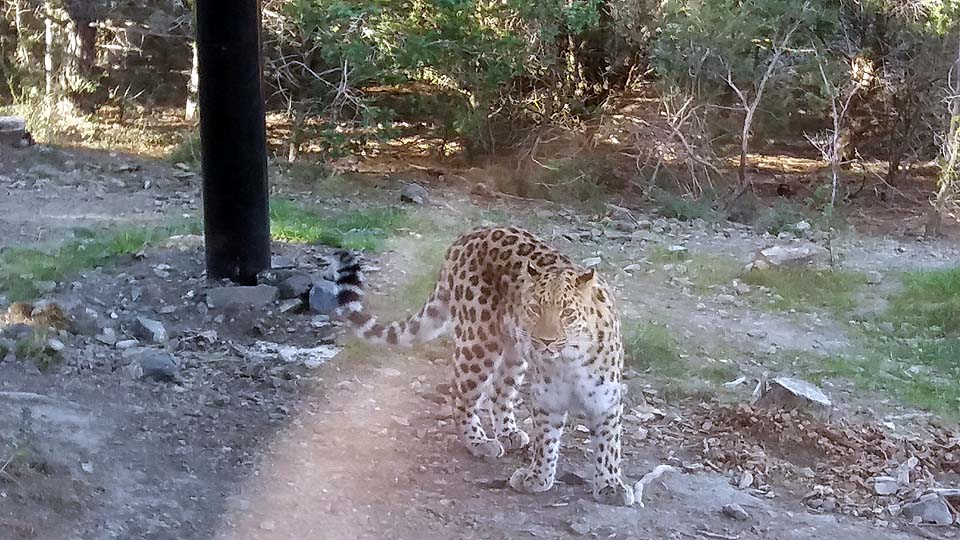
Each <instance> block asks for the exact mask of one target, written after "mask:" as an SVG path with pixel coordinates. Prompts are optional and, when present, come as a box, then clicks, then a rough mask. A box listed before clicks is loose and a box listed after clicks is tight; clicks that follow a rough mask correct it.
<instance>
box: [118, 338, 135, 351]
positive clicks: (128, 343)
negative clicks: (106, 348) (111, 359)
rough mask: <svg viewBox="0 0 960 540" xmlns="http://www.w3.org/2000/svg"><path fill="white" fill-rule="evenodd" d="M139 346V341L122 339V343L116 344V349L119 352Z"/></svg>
mask: <svg viewBox="0 0 960 540" xmlns="http://www.w3.org/2000/svg"><path fill="white" fill-rule="evenodd" d="M139 345H140V341H138V340H136V339H124V340H122V341H118V342H117V344H116V347H117V349H120V350H121V351H125V350H127V349H132V348H134V347H137V346H139Z"/></svg>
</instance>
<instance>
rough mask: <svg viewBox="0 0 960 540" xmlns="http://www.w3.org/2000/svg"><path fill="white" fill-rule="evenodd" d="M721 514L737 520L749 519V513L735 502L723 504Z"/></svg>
mask: <svg viewBox="0 0 960 540" xmlns="http://www.w3.org/2000/svg"><path fill="white" fill-rule="evenodd" d="M722 512H723V515H725V516H727V517H729V518H733V519H735V520H737V521H746V520H748V519H750V514H748V513H747V511H746V510H744V509H743V507H742V506H740V505H739V504H737V503H731V504H725V505H723V509H722Z"/></svg>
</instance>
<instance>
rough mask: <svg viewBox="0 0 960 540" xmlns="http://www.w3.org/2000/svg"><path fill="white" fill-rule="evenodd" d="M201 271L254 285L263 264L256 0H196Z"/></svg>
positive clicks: (263, 142) (265, 233) (266, 220)
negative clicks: (203, 243) (203, 261)
mask: <svg viewBox="0 0 960 540" xmlns="http://www.w3.org/2000/svg"><path fill="white" fill-rule="evenodd" d="M196 9H197V55H198V60H199V64H198V67H199V74H200V84H199V98H200V148H201V158H202V168H203V214H204V234H205V237H206V255H207V277H208V278H212V279H221V278H230V279H232V280H234V281H236V282H239V283H241V284H243V285H255V284H256V281H257V273H259V272H260V271H261V270H265V269H267V268H269V267H270V211H269V191H268V189H267V135H266V123H265V119H264V100H263V86H262V80H261V73H262V69H261V49H260V2H259V0H197V4H196Z"/></svg>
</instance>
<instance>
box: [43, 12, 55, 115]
mask: <svg viewBox="0 0 960 540" xmlns="http://www.w3.org/2000/svg"><path fill="white" fill-rule="evenodd" d="M53 37H54V29H53V2H52V1H51V0H45V1H44V3H43V45H44V47H43V75H44V96H43V97H44V100H45V101H46V103H47V107H48V108H50V109H52V105H53V103H54V93H55V88H54V73H53V48H54V40H53Z"/></svg>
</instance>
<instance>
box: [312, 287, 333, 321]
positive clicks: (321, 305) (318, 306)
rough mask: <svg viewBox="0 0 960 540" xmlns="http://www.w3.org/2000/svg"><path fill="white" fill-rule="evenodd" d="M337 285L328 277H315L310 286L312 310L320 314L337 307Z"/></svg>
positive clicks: (329, 311) (330, 311)
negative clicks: (327, 278)
mask: <svg viewBox="0 0 960 540" xmlns="http://www.w3.org/2000/svg"><path fill="white" fill-rule="evenodd" d="M337 306H338V304H337V285H336V283H334V282H332V281H329V280H326V279H315V280H314V281H313V286H312V287H311V288H310V311H311V312H313V313H319V314H328V313H332V312H333V310H335V309H337Z"/></svg>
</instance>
